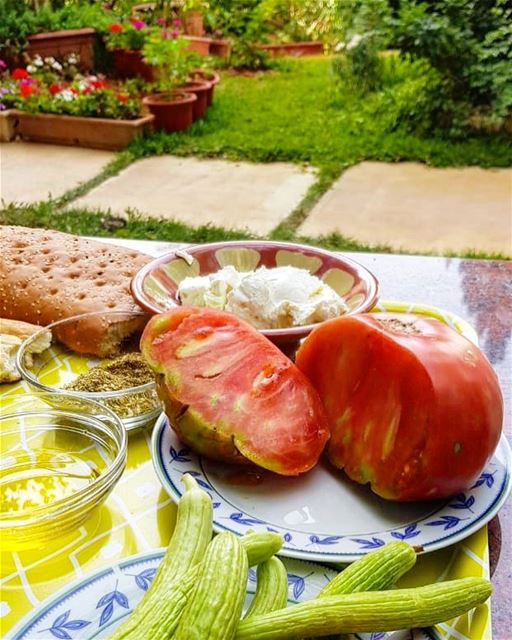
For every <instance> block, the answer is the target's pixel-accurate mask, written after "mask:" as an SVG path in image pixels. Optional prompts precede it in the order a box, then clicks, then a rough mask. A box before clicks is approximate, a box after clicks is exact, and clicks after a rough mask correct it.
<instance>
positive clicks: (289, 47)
mask: <svg viewBox="0 0 512 640" xmlns="http://www.w3.org/2000/svg"><path fill="white" fill-rule="evenodd" d="M256 47H257V48H258V49H263V51H266V52H267V53H269V54H270V55H271V56H272V58H280V57H282V56H293V57H294V58H302V57H303V56H321V55H322V54H323V52H324V45H323V44H322V42H319V41H316V40H315V41H310V42H282V43H279V44H257V45H256Z"/></svg>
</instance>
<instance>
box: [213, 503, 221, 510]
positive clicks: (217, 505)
mask: <svg viewBox="0 0 512 640" xmlns="http://www.w3.org/2000/svg"><path fill="white" fill-rule="evenodd" d="M219 507H220V502H213V503H212V508H213V509H218V508H219Z"/></svg>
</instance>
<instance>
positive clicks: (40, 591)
mask: <svg viewBox="0 0 512 640" xmlns="http://www.w3.org/2000/svg"><path fill="white" fill-rule="evenodd" d="M395 304H396V303H395ZM430 309H431V308H430ZM397 310H398V309H397ZM403 310H405V309H403ZM423 312H424V313H428V312H429V309H428V308H426V307H425V310H424V311H423ZM444 320H445V321H446V320H447V319H446V318H444ZM461 329H466V330H470V329H471V328H470V327H469V325H466V324H465V323H464V327H460V328H459V330H461ZM461 332H463V331H461ZM25 388H26V387H25V383H17V384H13V385H4V386H3V387H2V388H1V393H0V403H2V404H4V403H8V402H9V397H10V396H11V395H12V394H18V393H23V391H24V389H25ZM150 440H151V431H150V430H149V429H146V430H144V431H139V432H135V433H132V434H130V436H129V446H128V462H127V467H126V470H125V472H124V474H123V476H122V477H121V480H120V481H119V483H118V484H117V485H116V487H115V488H114V490H113V492H112V493H111V494H110V496H109V498H108V499H107V501H106V502H105V503H104V504H103V505H102V506H101V507H99V508H98V509H97V510H96V511H95V513H94V514H93V515H92V516H91V517H90V518H89V519H88V520H87V521H86V522H85V523H84V524H83V526H81V527H80V528H79V529H78V530H77V531H75V532H74V533H73V534H71V535H69V536H68V537H66V538H61V539H54V540H47V541H46V542H45V544H44V547H41V548H38V549H32V550H20V551H16V552H6V551H5V550H2V553H1V578H0V585H1V592H0V630H1V634H0V635H1V637H2V638H5V637H8V632H9V629H10V628H11V627H12V626H13V625H14V624H16V623H17V622H18V621H19V620H20V619H21V618H22V617H23V616H24V615H25V614H27V613H28V612H29V611H30V610H31V609H32V608H33V607H36V606H38V605H39V604H40V603H41V602H42V601H43V600H45V598H48V597H49V596H51V595H52V594H54V593H55V592H56V591H58V590H59V589H61V588H62V587H64V586H65V585H67V584H70V583H71V582H73V581H75V580H77V579H79V578H81V577H83V576H85V575H87V574H89V573H91V572H92V571H94V570H96V569H99V568H102V567H107V566H109V565H110V564H112V563H113V562H115V561H118V560H120V559H122V558H126V557H128V556H131V555H133V554H136V553H140V552H143V551H150V550H154V549H157V548H159V547H163V546H166V545H167V543H168V541H169V539H170V536H171V533H172V530H173V527H174V521H175V512H176V509H175V505H174V504H173V503H172V501H171V499H170V498H169V496H168V495H167V494H166V493H165V491H164V490H163V489H162V487H161V485H160V482H159V480H158V478H157V476H156V474H155V472H154V470H153V465H152V462H151V453H150V452H151V446H150ZM463 576H484V577H489V554H488V539H487V527H483V528H482V529H480V530H479V531H477V532H476V533H474V534H473V535H472V536H470V537H469V538H467V539H466V540H464V541H463V542H460V543H458V544H456V545H453V546H451V547H448V548H446V549H443V550H440V551H436V552H434V553H429V554H427V555H423V556H421V557H420V558H419V560H418V563H417V565H416V567H415V568H414V570H413V571H412V572H411V573H410V575H408V576H406V577H405V579H404V580H402V583H401V584H402V585H403V586H410V585H419V584H426V583H428V582H433V581H435V580H440V579H450V578H457V577H463ZM436 633H437V635H438V636H439V637H440V638H442V639H443V640H451V639H453V640H489V639H490V638H491V637H492V633H491V620H490V607H489V604H488V603H487V604H485V605H483V606H481V607H479V608H478V609H476V610H475V611H474V612H472V613H471V614H470V615H465V616H461V617H460V618H458V619H456V620H454V621H451V622H450V623H449V624H448V623H446V624H441V625H439V626H438V627H437V628H436ZM38 638H39V640H46V638H42V637H41V636H40V635H39V636H38Z"/></svg>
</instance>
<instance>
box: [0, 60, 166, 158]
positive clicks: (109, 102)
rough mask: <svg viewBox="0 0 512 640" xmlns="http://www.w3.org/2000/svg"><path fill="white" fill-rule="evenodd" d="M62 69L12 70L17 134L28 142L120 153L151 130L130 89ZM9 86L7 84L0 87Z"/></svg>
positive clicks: (64, 66)
mask: <svg viewBox="0 0 512 640" xmlns="http://www.w3.org/2000/svg"><path fill="white" fill-rule="evenodd" d="M59 64H60V63H59ZM60 67H61V68H60V69H59V68H55V65H50V64H48V63H46V62H45V61H43V65H39V66H38V65H37V64H31V65H29V66H28V67H27V68H26V69H21V68H20V69H15V70H14V71H13V72H11V74H10V82H11V83H12V82H13V81H14V82H15V84H16V86H15V89H14V92H15V95H14V99H13V103H14V105H15V107H16V108H17V110H16V112H15V113H16V116H17V118H18V120H19V124H18V128H17V132H18V133H19V135H20V136H21V137H22V138H23V139H26V140H32V141H35V142H49V143H54V144H71V145H79V146H85V147H94V148H98V149H112V150H115V149H121V148H122V147H124V146H126V145H127V144H128V143H129V142H131V140H133V138H134V137H136V136H138V135H141V134H142V133H143V132H144V131H145V130H147V129H148V128H149V127H150V126H151V123H152V121H153V116H151V115H147V116H141V115H140V108H141V103H140V100H139V98H138V96H137V95H136V94H135V93H134V92H133V90H132V88H131V86H129V85H118V86H115V87H114V86H109V85H108V84H107V82H106V80H105V79H104V78H102V77H99V76H84V75H81V74H76V73H75V74H73V72H72V71H71V69H72V68H73V64H66V63H64V64H62V65H60ZM72 74H73V77H72V78H70V75H72ZM6 85H7V83H6V82H4V81H2V86H1V87H0V89H2V88H3V87H4V86H6Z"/></svg>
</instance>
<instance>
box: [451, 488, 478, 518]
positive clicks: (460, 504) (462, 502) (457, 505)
mask: <svg viewBox="0 0 512 640" xmlns="http://www.w3.org/2000/svg"><path fill="white" fill-rule="evenodd" d="M455 500H456V502H453V503H451V504H450V505H448V506H450V507H451V508H452V509H469V511H471V513H473V509H471V507H472V506H473V505H474V504H475V499H474V497H473V496H469V497H468V498H466V495H465V494H464V493H459V494H458V495H456V496H455Z"/></svg>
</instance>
